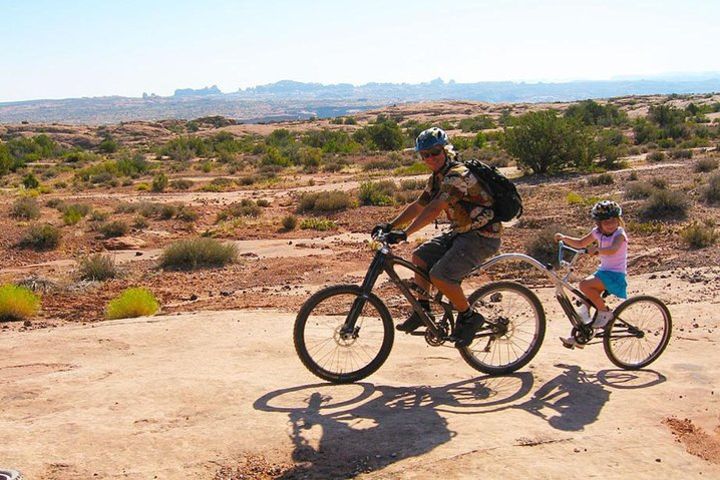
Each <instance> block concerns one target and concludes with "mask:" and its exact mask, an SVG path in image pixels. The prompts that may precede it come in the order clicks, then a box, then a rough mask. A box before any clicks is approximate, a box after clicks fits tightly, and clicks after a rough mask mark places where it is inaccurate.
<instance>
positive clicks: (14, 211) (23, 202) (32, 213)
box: [10, 197, 40, 220]
mask: <svg viewBox="0 0 720 480" xmlns="http://www.w3.org/2000/svg"><path fill="white" fill-rule="evenodd" d="M10 216H11V217H12V218H17V219H22V220H35V219H36V218H40V206H39V205H38V203H37V201H36V200H35V199H34V198H32V197H20V198H18V199H17V200H15V202H14V203H13V204H12V207H10Z"/></svg>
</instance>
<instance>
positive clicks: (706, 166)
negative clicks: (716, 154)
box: [693, 158, 718, 173]
mask: <svg viewBox="0 0 720 480" xmlns="http://www.w3.org/2000/svg"><path fill="white" fill-rule="evenodd" d="M716 168H718V161H717V159H716V158H701V159H700V160H698V161H697V162H695V165H693V170H694V171H695V172H696V173H707V172H712V171H713V170H715V169H716Z"/></svg>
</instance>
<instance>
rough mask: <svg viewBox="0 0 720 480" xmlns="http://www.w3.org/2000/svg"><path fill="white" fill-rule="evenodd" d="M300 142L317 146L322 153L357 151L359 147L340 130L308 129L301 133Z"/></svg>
mask: <svg viewBox="0 0 720 480" xmlns="http://www.w3.org/2000/svg"><path fill="white" fill-rule="evenodd" d="M302 142H303V143H304V144H305V145H308V146H310V147H314V148H319V149H320V150H321V151H322V153H347V154H350V153H357V152H358V151H359V150H360V147H361V145H360V144H359V143H358V142H356V141H354V140H353V139H352V138H351V137H350V135H349V134H348V133H347V132H343V131H340V130H328V129H322V130H310V131H309V132H306V133H305V135H303V137H302Z"/></svg>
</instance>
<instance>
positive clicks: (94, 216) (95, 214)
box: [90, 210, 110, 222]
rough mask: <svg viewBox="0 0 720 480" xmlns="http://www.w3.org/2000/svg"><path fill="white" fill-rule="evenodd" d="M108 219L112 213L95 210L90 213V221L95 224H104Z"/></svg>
mask: <svg viewBox="0 0 720 480" xmlns="http://www.w3.org/2000/svg"><path fill="white" fill-rule="evenodd" d="M108 218H110V212H106V211H103V210H93V211H92V212H90V220H91V221H93V222H104V221H105V220H107V219H108Z"/></svg>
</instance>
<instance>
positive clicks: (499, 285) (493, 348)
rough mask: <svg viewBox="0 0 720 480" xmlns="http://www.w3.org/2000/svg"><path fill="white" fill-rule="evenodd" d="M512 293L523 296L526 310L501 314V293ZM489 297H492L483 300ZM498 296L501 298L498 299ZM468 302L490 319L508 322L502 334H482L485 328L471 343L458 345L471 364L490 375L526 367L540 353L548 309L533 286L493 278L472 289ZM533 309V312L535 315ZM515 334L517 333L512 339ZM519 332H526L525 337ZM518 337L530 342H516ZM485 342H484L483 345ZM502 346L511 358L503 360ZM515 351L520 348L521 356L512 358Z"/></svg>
mask: <svg viewBox="0 0 720 480" xmlns="http://www.w3.org/2000/svg"><path fill="white" fill-rule="evenodd" d="M497 294H500V297H497V296H496V295H497ZM503 294H505V295H503ZM510 294H513V295H514V296H516V297H519V298H521V299H523V301H524V302H525V303H526V305H525V308H526V312H524V313H523V312H520V313H518V314H517V315H515V316H514V317H513V318H506V317H504V316H503V315H501V313H502V312H500V311H499V310H500V308H502V307H501V306H499V305H497V304H498V303H499V302H501V301H503V298H502V297H505V296H510ZM493 297H495V300H494V299H493ZM486 298H487V299H488V300H489V301H488V302H483V300H484V299H486ZM498 298H499V300H497V299H498ZM468 302H469V303H470V305H471V307H473V308H475V310H476V311H477V312H479V313H481V314H482V315H483V316H484V317H485V318H486V319H487V320H488V321H490V322H496V321H500V320H501V319H504V318H506V319H507V321H508V322H509V323H508V325H509V326H508V331H507V332H506V333H505V334H504V335H502V336H499V337H498V336H493V335H490V336H487V335H485V336H482V335H483V333H482V332H483V330H482V329H481V330H480V332H478V333H476V334H475V339H474V340H473V343H472V344H470V345H469V346H467V347H463V348H460V349H459V350H460V355H461V356H462V358H463V360H465V362H467V364H468V365H470V366H471V367H473V368H474V369H476V370H479V371H481V372H483V373H487V374H489V375H503V374H507V373H512V372H514V371H516V370H518V369H520V368H522V367H524V366H525V365H527V364H528V363H529V362H530V361H531V360H532V359H533V358H534V357H535V355H537V353H538V351H539V350H540V346H541V345H542V342H543V339H544V338H545V329H546V321H545V310H544V309H543V306H542V303H541V302H540V299H538V298H537V295H535V294H534V293H533V292H532V291H531V290H530V289H528V288H527V287H524V286H523V285H520V284H519V283H515V282H506V281H503V282H493V283H489V284H487V285H484V286H483V287H481V288H479V289H477V290H476V291H475V292H473V293H472V294H471V295H470V297H469V298H468ZM492 304H496V305H494V307H500V308H493V306H492ZM508 313H510V312H508ZM530 313H532V318H531V317H530ZM523 316H526V317H527V319H526V320H524V321H523V320H522V318H523ZM515 317H517V318H515ZM530 320H532V323H530ZM516 334H517V335H518V337H517V338H516V339H513V337H515V335H516ZM520 334H522V335H523V337H524V338H523V339H521V337H520ZM486 339H487V341H486ZM517 341H522V342H525V343H526V344H527V346H522V345H516V342H517ZM482 344H484V345H485V346H484V347H483V346H482ZM503 346H504V347H505V350H506V352H507V354H508V355H507V357H508V361H504V360H503V355H502V354H503V352H502V351H501V350H502V348H503ZM514 352H517V353H518V356H517V357H516V358H514V359H512V360H510V354H511V353H514Z"/></svg>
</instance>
